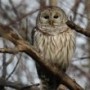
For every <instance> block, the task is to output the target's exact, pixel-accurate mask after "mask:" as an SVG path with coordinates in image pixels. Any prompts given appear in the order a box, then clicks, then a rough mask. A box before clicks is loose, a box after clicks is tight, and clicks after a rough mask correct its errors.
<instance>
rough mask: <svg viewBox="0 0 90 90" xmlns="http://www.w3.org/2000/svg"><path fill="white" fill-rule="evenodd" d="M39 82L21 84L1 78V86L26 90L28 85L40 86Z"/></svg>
mask: <svg viewBox="0 0 90 90" xmlns="http://www.w3.org/2000/svg"><path fill="white" fill-rule="evenodd" d="M38 85H39V84H34V85H25V84H20V83H18V82H11V81H6V80H5V79H3V78H0V86H6V87H11V88H14V89H18V90H24V88H26V87H29V88H31V87H33V86H38Z"/></svg>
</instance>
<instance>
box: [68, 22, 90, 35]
mask: <svg viewBox="0 0 90 90" xmlns="http://www.w3.org/2000/svg"><path fill="white" fill-rule="evenodd" d="M66 24H67V25H68V26H69V27H70V28H71V29H73V30H75V31H76V32H78V33H81V34H83V35H85V36H87V37H90V31H87V30H84V29H83V28H81V27H80V26H78V25H76V24H75V23H73V22H72V21H67V22H66Z"/></svg>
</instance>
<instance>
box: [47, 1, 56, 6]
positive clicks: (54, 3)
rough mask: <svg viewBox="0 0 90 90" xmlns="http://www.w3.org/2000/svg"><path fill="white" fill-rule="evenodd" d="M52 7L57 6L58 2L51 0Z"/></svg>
mask: <svg viewBox="0 0 90 90" xmlns="http://www.w3.org/2000/svg"><path fill="white" fill-rule="evenodd" d="M49 5H50V6H57V0H49Z"/></svg>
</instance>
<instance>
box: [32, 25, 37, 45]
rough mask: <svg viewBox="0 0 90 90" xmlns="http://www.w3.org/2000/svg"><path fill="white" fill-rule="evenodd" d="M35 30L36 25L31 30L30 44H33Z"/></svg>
mask: <svg viewBox="0 0 90 90" xmlns="http://www.w3.org/2000/svg"><path fill="white" fill-rule="evenodd" d="M35 31H36V27H34V28H33V30H32V31H31V44H32V45H33V44H34V34H35Z"/></svg>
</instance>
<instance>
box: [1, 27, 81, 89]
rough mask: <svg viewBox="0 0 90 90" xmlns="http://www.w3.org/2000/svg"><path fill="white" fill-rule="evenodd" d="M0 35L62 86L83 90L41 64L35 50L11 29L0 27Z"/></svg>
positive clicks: (57, 71)
mask: <svg viewBox="0 0 90 90" xmlns="http://www.w3.org/2000/svg"><path fill="white" fill-rule="evenodd" d="M0 32H1V33H0V35H1V36H2V37H4V38H6V39H8V40H10V41H11V42H12V43H14V44H15V45H16V46H17V47H18V49H19V50H22V51H24V52H25V53H27V54H28V55H29V56H31V57H32V58H33V59H34V60H35V61H36V62H38V63H39V64H40V65H41V66H42V68H44V69H45V70H46V71H47V72H48V73H49V74H50V73H51V74H52V75H54V76H55V77H56V78H58V79H59V80H60V81H61V80H62V84H64V85H66V86H67V87H68V88H69V89H70V90H83V89H82V88H81V87H80V86H79V85H78V84H77V83H76V82H74V81H73V80H72V79H71V78H70V77H68V76H67V75H66V74H65V73H64V72H61V71H60V70H59V69H57V68H52V66H50V65H48V63H45V62H43V61H44V60H43V58H41V57H40V54H39V53H37V51H36V50H35V48H34V47H33V46H32V45H30V44H29V43H28V42H26V41H25V40H23V39H22V38H21V37H20V36H19V35H18V34H17V33H15V32H14V31H13V30H12V28H10V27H8V26H3V25H0Z"/></svg>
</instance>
